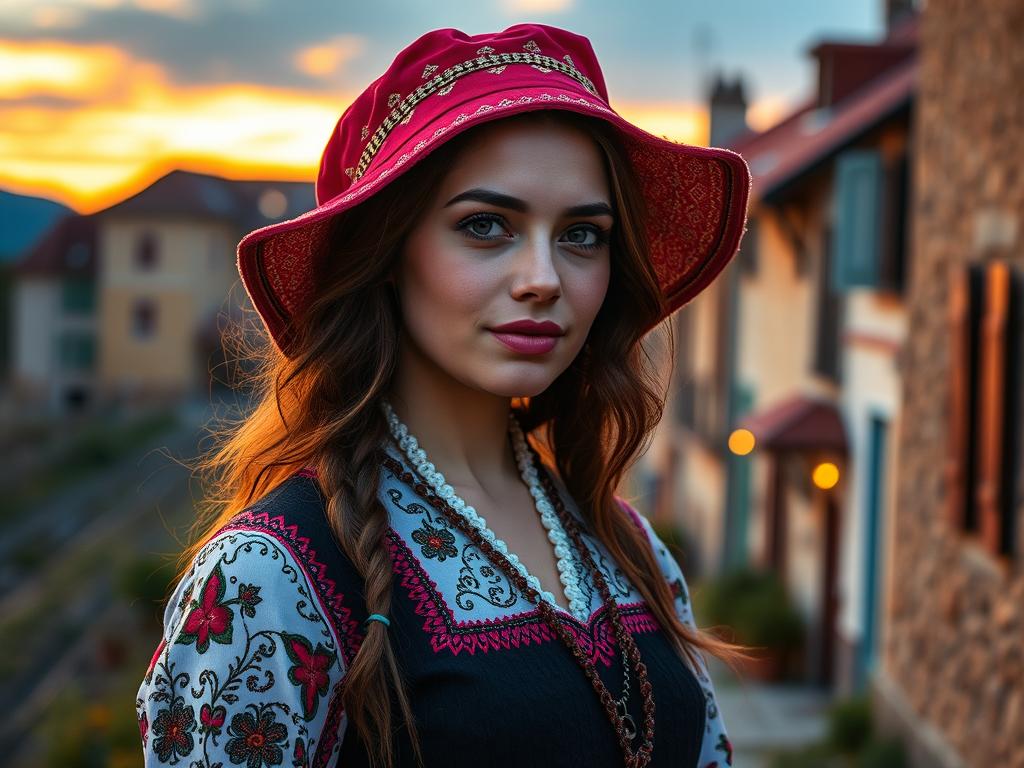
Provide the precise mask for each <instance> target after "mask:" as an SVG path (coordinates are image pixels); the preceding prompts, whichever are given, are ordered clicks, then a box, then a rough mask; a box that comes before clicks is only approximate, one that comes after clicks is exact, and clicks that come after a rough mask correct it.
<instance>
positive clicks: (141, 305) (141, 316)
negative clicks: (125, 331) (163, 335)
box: [132, 299, 156, 339]
mask: <svg viewBox="0 0 1024 768" xmlns="http://www.w3.org/2000/svg"><path fill="white" fill-rule="evenodd" d="M155 333H156V305H155V304H154V303H153V302H152V301H150V300H149V299H140V300H138V301H136V302H135V306H134V307H133V308H132V334H133V335H134V336H135V338H137V339H148V338H151V337H152V336H153V335H155Z"/></svg>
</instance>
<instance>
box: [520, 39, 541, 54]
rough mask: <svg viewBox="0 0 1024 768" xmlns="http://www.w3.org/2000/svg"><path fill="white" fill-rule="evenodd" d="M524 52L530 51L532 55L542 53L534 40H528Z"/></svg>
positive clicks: (524, 45)
mask: <svg viewBox="0 0 1024 768" xmlns="http://www.w3.org/2000/svg"><path fill="white" fill-rule="evenodd" d="M523 50H524V51H529V52H530V53H540V46H539V45H537V44H536V43H535V42H533V40H527V41H526V42H525V43H524V44H523Z"/></svg>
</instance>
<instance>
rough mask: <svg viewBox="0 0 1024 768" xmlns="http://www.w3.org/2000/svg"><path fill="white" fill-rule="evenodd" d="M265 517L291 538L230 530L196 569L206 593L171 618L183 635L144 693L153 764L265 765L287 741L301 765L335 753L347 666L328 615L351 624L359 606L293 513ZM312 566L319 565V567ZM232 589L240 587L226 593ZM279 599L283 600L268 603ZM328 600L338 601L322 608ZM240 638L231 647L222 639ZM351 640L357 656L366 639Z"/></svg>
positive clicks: (167, 645) (250, 516)
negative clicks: (348, 601) (345, 599)
mask: <svg viewBox="0 0 1024 768" xmlns="http://www.w3.org/2000/svg"><path fill="white" fill-rule="evenodd" d="M243 518H244V519H245V520H248V521H250V522H252V521H254V520H257V519H258V518H259V514H258V512H256V511H250V512H247V513H245V514H244V515H242V516H240V517H239V518H238V520H239V521H241V520H242V519H243ZM275 521H276V525H277V527H276V528H275ZM264 522H265V523H267V527H268V528H270V529H272V530H275V531H276V532H278V534H279V535H280V537H281V538H280V539H279V538H276V537H275V536H273V535H272V534H271V533H269V532H264V531H257V530H246V529H241V530H238V529H237V528H236V529H231V528H229V529H227V530H225V531H224V532H223V535H220V536H218V537H215V538H214V539H213V540H211V542H210V543H209V544H208V545H207V546H206V547H204V548H203V549H202V550H201V551H200V552H199V553H198V554H197V555H196V558H195V560H194V561H193V568H192V572H190V574H189V575H188V576H187V577H186V579H189V578H192V575H193V573H195V574H197V575H196V577H195V582H194V583H195V584H196V588H195V598H194V599H192V600H191V601H190V602H189V603H187V604H186V605H185V606H184V608H183V609H182V610H180V611H179V612H178V615H177V617H176V618H169V619H168V621H169V623H168V625H167V627H168V629H170V628H171V627H174V626H176V627H178V629H177V637H175V636H174V635H173V634H172V635H168V636H166V637H165V640H164V641H163V642H161V644H160V646H159V647H158V649H157V653H156V654H154V659H153V662H152V663H151V669H150V671H149V673H148V675H147V678H146V679H145V680H144V681H143V684H142V686H141V688H140V691H139V697H138V698H137V700H136V709H137V711H138V716H139V732H140V736H141V737H142V743H143V747H144V749H146V750H147V756H148V757H149V758H150V759H147V761H146V762H147V764H148V763H149V762H150V761H152V762H153V763H157V762H169V763H170V764H172V765H173V764H176V763H178V762H181V758H183V757H186V756H187V760H186V761H185V762H188V764H189V766H190V768H192V767H193V766H194V768H217V767H218V766H222V767H226V766H228V765H230V764H235V765H238V764H243V765H246V766H247V768H263V766H279V765H282V763H283V762H284V761H285V754H286V751H287V753H288V760H289V764H290V765H293V766H298V768H308V766H310V765H315V766H318V767H320V766H326V765H328V764H329V763H330V761H331V759H332V755H333V754H335V752H334V748H335V747H336V745H337V743H338V740H339V738H340V737H341V733H342V731H343V727H342V728H341V729H339V721H338V714H339V711H340V709H341V707H340V693H341V686H340V685H339V682H340V680H342V679H343V676H344V670H345V669H346V666H345V664H344V662H342V661H341V655H340V654H339V649H338V646H337V644H336V640H335V635H333V634H332V631H331V626H332V625H331V624H329V623H328V620H331V621H333V622H335V623H336V625H337V627H338V628H339V631H342V628H343V627H344V628H349V629H350V628H351V626H350V625H351V624H353V622H349V621H348V615H349V614H350V611H349V610H348V609H347V608H346V607H345V606H344V605H343V604H342V603H341V602H340V600H341V598H342V595H341V594H340V593H337V592H336V588H335V585H334V583H333V582H330V581H329V580H325V572H324V571H323V568H324V566H323V565H322V564H321V563H319V562H318V561H317V560H316V557H315V552H314V551H313V550H312V548H310V547H309V542H308V540H306V539H303V538H302V537H301V536H300V535H299V534H298V532H297V531H296V530H295V529H293V528H292V527H290V526H286V525H284V521H283V520H282V519H281V518H274V519H269V518H268V519H265V520H264ZM236 524H238V523H236ZM293 552H299V553H301V556H302V558H301V559H300V560H295V559H292V557H293V555H292V554H291V553H293ZM275 564H276V565H277V567H278V569H279V570H277V572H276V573H275V569H274V565H275ZM268 566H269V568H268ZM307 568H315V569H318V570H316V571H315V575H314V576H309V575H308V574H309V572H308V571H307V570H306V569H307ZM304 574H305V575H306V578H303V576H304ZM268 577H269V578H268ZM307 579H308V580H307ZM313 583H315V584H317V585H318V587H320V589H318V590H317V591H316V592H315V593H314V592H312V591H311V590H310V588H309V587H310V585H311V584H313ZM184 588H185V587H184V586H182V589H184ZM229 590H230V591H231V593H232V594H234V595H236V596H235V597H232V598H231V599H225V598H226V597H227V592H228V591H229ZM268 603H269V604H271V605H272V606H273V607H274V608H275V610H271V611H266V612H264V610H263V609H264V608H265V607H266V605H267V604H268ZM234 605H237V606H238V610H237V611H236V610H234V608H233V606H234ZM325 605H326V606H331V610H330V611H328V612H327V613H321V610H320V608H321V606H325ZM289 608H290V609H291V615H290V617H289V616H288V609H289ZM281 609H284V610H285V612H284V613H282V612H281ZM292 622H294V623H292ZM298 627H301V628H302V629H301V630H298V631H297V628H298ZM346 631H347V630H346ZM228 637H230V639H231V645H230V646H227V645H218V644H217V643H218V642H222V641H221V640H218V638H224V639H227V638H228ZM345 639H346V658H350V654H351V653H352V652H353V651H354V650H357V649H358V644H356V645H355V646H354V647H353V648H351V649H350V648H349V647H348V641H349V640H353V641H358V638H357V637H353V638H348V637H346V638H345ZM321 697H328V699H329V700H328V701H327V702H325V703H324V706H320V698H321ZM343 725H344V723H342V726H343ZM328 728H333V730H332V731H330V733H328V731H327V730H326V729H328ZM320 734H323V736H324V738H322V739H321V738H318V736H319V735H320ZM147 736H149V738H148V740H147ZM311 736H312V738H311ZM218 757H219V759H217V758H218Z"/></svg>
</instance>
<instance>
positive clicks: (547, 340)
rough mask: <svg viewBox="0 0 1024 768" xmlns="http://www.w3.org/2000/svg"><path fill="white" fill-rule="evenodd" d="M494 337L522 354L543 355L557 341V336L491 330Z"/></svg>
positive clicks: (552, 347) (553, 346)
mask: <svg viewBox="0 0 1024 768" xmlns="http://www.w3.org/2000/svg"><path fill="white" fill-rule="evenodd" d="M491 333H493V334H494V337H495V338H496V339H497V340H498V341H500V342H501V343H502V344H504V345H505V346H506V347H508V348H509V349H511V350H512V351H513V352H519V353H520V354H524V355H543V354H544V353H545V352H550V351H551V350H552V349H554V348H555V344H557V343H558V339H559V337H558V336H537V335H527V334H525V333H498V332H497V331H491Z"/></svg>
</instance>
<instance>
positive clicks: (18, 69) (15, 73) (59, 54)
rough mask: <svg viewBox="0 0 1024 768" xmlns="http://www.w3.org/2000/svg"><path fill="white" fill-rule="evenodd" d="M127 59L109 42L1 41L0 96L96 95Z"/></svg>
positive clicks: (77, 96)
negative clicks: (104, 43) (85, 43)
mask: <svg viewBox="0 0 1024 768" xmlns="http://www.w3.org/2000/svg"><path fill="white" fill-rule="evenodd" d="M127 61H128V57H127V56H126V55H125V54H124V53H123V52H122V51H120V50H118V49H117V48H115V47H114V46H110V45H72V44H70V43H64V42H60V41H56V40H41V41H33V42H17V41H10V40H8V41H3V40H0V98H3V99H19V98H25V97H29V96H61V97H65V98H75V99H90V98H96V97H97V96H99V95H101V94H102V93H103V92H104V91H105V90H106V89H108V88H109V87H110V85H111V83H112V82H113V81H114V79H115V78H117V77H118V76H119V74H120V73H121V72H123V71H124V67H125V66H126V64H127Z"/></svg>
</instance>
